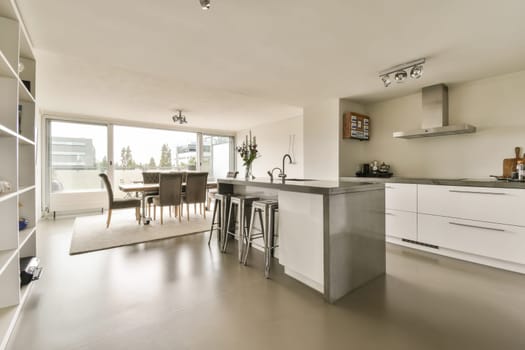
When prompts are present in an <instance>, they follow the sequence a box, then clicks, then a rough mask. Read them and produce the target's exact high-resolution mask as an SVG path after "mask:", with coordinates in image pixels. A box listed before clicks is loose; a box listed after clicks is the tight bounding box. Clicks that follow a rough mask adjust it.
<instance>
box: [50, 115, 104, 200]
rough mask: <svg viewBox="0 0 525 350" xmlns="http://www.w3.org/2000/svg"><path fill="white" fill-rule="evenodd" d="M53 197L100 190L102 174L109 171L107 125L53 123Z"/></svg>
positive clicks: (51, 129) (51, 155) (51, 138)
mask: <svg viewBox="0 0 525 350" xmlns="http://www.w3.org/2000/svg"><path fill="white" fill-rule="evenodd" d="M48 134H49V138H48V150H49V154H48V163H49V165H48V179H49V183H48V186H49V188H48V190H49V193H55V192H68V191H82V190H92V189H100V188H101V181H100V178H99V177H98V174H99V173H100V172H101V171H106V170H107V169H108V158H107V149H108V141H107V135H108V131H107V127H106V126H105V125H95V124H84V123H71V122H62V121H54V120H52V121H50V122H49V124H48Z"/></svg>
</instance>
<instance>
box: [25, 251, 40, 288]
mask: <svg viewBox="0 0 525 350" xmlns="http://www.w3.org/2000/svg"><path fill="white" fill-rule="evenodd" d="M41 274H42V267H41V266H40V259H39V258H37V257H36V256H29V257H27V258H21V259H20V285H21V286H25V285H26V284H29V283H30V282H31V281H36V280H38V279H40V275H41Z"/></svg>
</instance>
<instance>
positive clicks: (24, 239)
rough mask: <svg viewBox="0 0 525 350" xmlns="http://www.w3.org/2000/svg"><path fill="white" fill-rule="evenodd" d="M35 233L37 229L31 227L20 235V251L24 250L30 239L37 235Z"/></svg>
mask: <svg viewBox="0 0 525 350" xmlns="http://www.w3.org/2000/svg"><path fill="white" fill-rule="evenodd" d="M35 231H36V227H35V226H31V227H26V228H25V229H23V230H22V231H20V232H19V233H18V234H19V235H20V238H19V242H20V244H19V246H20V249H22V247H23V246H24V245H25V244H26V243H27V241H28V240H29V238H30V237H31V236H32V235H33V234H34V233H35Z"/></svg>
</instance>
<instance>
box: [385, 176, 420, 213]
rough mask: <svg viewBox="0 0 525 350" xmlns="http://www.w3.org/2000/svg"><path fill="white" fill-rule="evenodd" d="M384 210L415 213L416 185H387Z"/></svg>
mask: <svg viewBox="0 0 525 350" xmlns="http://www.w3.org/2000/svg"><path fill="white" fill-rule="evenodd" d="M385 208H386V209H394V210H405V211H412V212H416V211H417V185H414V184H398V183H387V184H386V185H385Z"/></svg>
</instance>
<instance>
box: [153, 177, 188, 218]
mask: <svg viewBox="0 0 525 350" xmlns="http://www.w3.org/2000/svg"><path fill="white" fill-rule="evenodd" d="M182 178H183V175H182V173H166V174H160V178H159V194H158V195H156V196H153V197H151V198H152V199H153V218H154V219H156V216H157V207H160V224H161V225H163V224H164V214H163V212H164V207H165V206H169V207H170V215H171V206H172V205H173V206H175V209H176V210H175V214H176V215H177V216H178V217H179V222H180V221H181V208H180V206H181V203H182Z"/></svg>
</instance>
